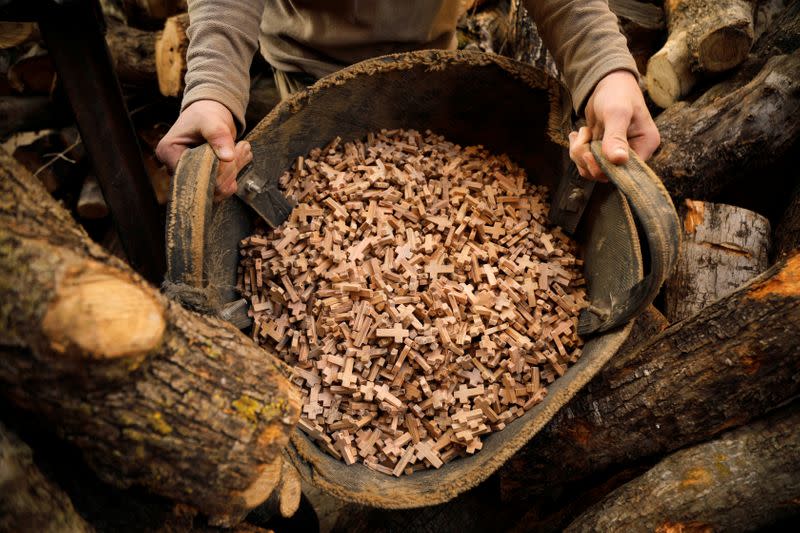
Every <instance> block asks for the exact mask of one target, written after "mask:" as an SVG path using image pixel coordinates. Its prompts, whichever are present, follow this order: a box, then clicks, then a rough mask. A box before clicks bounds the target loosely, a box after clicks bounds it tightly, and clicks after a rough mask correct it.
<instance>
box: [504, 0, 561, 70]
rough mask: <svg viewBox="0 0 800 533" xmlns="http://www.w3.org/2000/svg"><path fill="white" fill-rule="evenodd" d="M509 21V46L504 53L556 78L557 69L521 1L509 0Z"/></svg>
mask: <svg viewBox="0 0 800 533" xmlns="http://www.w3.org/2000/svg"><path fill="white" fill-rule="evenodd" d="M508 17H509V20H510V21H511V24H510V26H511V29H510V33H509V46H508V48H507V50H506V53H507V54H508V56H509V57H512V58H514V59H516V60H517V61H521V62H523V63H527V64H529V65H533V66H535V67H538V68H540V69H542V70H544V71H545V72H547V73H548V74H550V75H551V76H553V77H555V78H558V77H559V73H558V67H556V62H555V59H553V56H552V55H551V54H550V52H548V50H547V48H546V47H545V46H544V43H543V42H542V38H541V37H539V31H538V30H537V29H536V23H535V22H534V21H533V19H532V18H531V17H530V15H529V14H528V10H527V9H525V4H524V2H523V0H511V10H510V11H509V14H508Z"/></svg>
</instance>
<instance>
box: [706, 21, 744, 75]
mask: <svg viewBox="0 0 800 533" xmlns="http://www.w3.org/2000/svg"><path fill="white" fill-rule="evenodd" d="M752 45H753V28H752V25H744V26H728V27H724V28H719V29H717V30H715V31H712V32H710V33H708V34H707V35H705V36H704V37H703V38H701V39H700V42H699V43H698V53H697V62H698V65H699V67H700V68H701V69H702V70H704V71H705V72H725V71H726V70H730V69H732V68H733V67H735V66H737V65H739V64H740V63H741V62H742V61H744V60H745V59H746V58H747V54H748V53H749V52H750V47H751V46H752Z"/></svg>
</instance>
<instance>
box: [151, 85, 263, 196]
mask: <svg viewBox="0 0 800 533" xmlns="http://www.w3.org/2000/svg"><path fill="white" fill-rule="evenodd" d="M235 138H236V126H235V124H234V122H233V115H231V112H230V111H229V110H228V108H227V107H225V106H224V105H222V104H220V103H219V102H216V101H214V100H198V101H196V102H193V103H192V104H190V105H189V106H188V107H187V108H186V109H184V110H183V112H182V113H181V114H180V116H179V117H178V120H176V121H175V124H173V125H172V127H171V128H170V130H169V131H168V132H167V134H166V135H164V138H163V139H161V141H160V142H159V143H158V146H157V147H156V157H158V159H159V160H160V161H161V162H162V163H164V164H165V165H166V166H167V168H168V169H169V171H170V173H173V172H175V167H176V166H177V165H178V160H179V159H180V158H181V154H182V153H183V152H184V150H186V149H187V148H191V147H193V146H197V145H199V144H202V143H203V142H207V143H208V144H210V145H211V148H212V149H213V150H214V153H215V154H217V157H218V158H219V167H218V170H217V185H216V188H215V189H214V199H215V200H220V199H222V198H225V197H227V196H230V195H231V194H233V193H235V192H236V176H237V175H238V174H239V171H240V170H241V169H242V168H244V167H245V165H247V164H248V163H249V162H250V161H252V160H253V152H252V151H251V149H250V143H248V142H246V141H241V142H239V143H238V144H235V145H234V139H235Z"/></svg>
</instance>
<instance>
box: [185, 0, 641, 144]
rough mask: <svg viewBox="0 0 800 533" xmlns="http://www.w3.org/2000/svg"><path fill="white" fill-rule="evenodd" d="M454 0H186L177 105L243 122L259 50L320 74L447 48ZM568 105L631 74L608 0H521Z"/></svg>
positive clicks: (293, 68)
mask: <svg viewBox="0 0 800 533" xmlns="http://www.w3.org/2000/svg"><path fill="white" fill-rule="evenodd" d="M460 3H461V0H189V19H190V25H189V30H188V34H189V39H190V41H189V50H188V53H187V62H188V65H187V73H186V89H185V91H184V97H183V104H182V107H183V108H185V107H186V106H188V105H189V104H191V103H192V102H195V101H197V100H203V99H209V100H215V101H217V102H220V103H221V104H223V105H225V106H227V107H228V108H229V109H230V110H231V113H232V114H233V116H234V118H235V119H236V121H237V123H238V126H239V128H240V131H241V128H242V127H243V126H244V111H245V108H246V107H247V100H248V95H249V82H250V78H249V68H250V62H251V61H252V58H253V55H254V54H255V52H256V50H257V49H258V48H259V47H260V49H261V53H262V54H263V55H264V57H265V58H266V59H267V61H269V63H270V64H272V65H273V66H274V67H276V68H278V69H280V70H284V71H288V72H307V73H309V74H313V75H314V76H317V77H322V76H325V75H327V74H330V73H331V72H334V71H336V70H339V69H341V68H343V67H345V66H347V65H350V64H353V63H356V62H358V61H361V60H364V59H368V58H370V57H375V56H379V55H384V54H389V53H394V52H404V51H411V50H421V49H429V48H439V49H455V48H456V36H455V30H456V22H457V19H458V15H459V5H460ZM525 4H526V7H527V9H528V11H529V12H530V14H531V16H532V17H533V19H534V20H535V21H536V25H537V27H538V29H539V32H540V34H541V37H542V40H543V42H544V44H545V45H546V46H547V48H548V49H549V50H550V52H551V53H552V54H553V57H554V58H555V60H556V64H557V65H558V68H559V70H560V71H561V72H562V74H563V76H564V80H565V82H566V85H567V87H568V88H569V89H570V92H571V93H572V99H573V103H574V106H575V109H576V111H577V110H579V109H580V108H581V107H582V106H583V104H584V102H585V101H586V99H587V98H588V97H589V95H590V93H591V91H592V90H593V89H594V86H595V85H596V84H597V82H598V81H600V80H601V79H602V78H603V77H604V76H605V75H606V74H608V73H609V72H612V71H614V70H620V69H624V70H628V71H630V72H632V73H634V74H635V75H638V73H637V70H636V63H635V62H634V60H633V58H632V57H631V55H630V52H629V51H628V48H627V45H626V42H625V38H624V37H623V36H622V34H621V33H620V32H619V30H618V27H617V19H616V17H615V16H614V14H613V13H611V11H610V10H609V8H608V4H607V1H606V0H526V2H525Z"/></svg>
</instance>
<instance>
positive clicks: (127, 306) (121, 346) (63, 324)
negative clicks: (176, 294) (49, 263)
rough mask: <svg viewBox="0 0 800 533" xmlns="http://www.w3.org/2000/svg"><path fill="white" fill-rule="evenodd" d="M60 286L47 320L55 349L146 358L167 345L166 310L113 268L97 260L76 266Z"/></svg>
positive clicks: (84, 354) (94, 355)
mask: <svg viewBox="0 0 800 533" xmlns="http://www.w3.org/2000/svg"><path fill="white" fill-rule="evenodd" d="M60 287H61V288H60V290H59V292H58V293H57V294H56V297H55V299H54V300H53V302H52V303H51V304H50V306H49V308H48V309H47V311H46V313H45V315H44V319H43V322H42V327H43V331H44V333H45V335H46V337H47V339H48V340H49V342H50V343H51V345H52V346H53V347H54V349H55V350H57V351H59V352H61V353H64V354H66V355H69V356H73V357H89V358H101V359H116V358H121V357H136V356H144V355H146V354H147V353H148V352H150V351H151V350H153V349H154V348H155V347H156V346H158V344H159V343H160V342H161V338H162V336H163V334H164V329H165V327H166V323H165V320H164V309H163V308H162V306H161V305H160V304H159V302H157V301H156V300H154V299H153V298H152V297H151V296H150V295H149V294H148V292H146V291H145V290H143V289H142V288H140V287H138V286H137V285H134V284H131V283H130V281H129V280H125V279H121V278H120V277H119V276H118V275H116V274H115V273H114V272H112V271H111V270H110V269H109V268H108V267H105V266H103V265H101V264H100V263H96V262H94V261H86V262H85V263H83V264H81V265H79V266H73V267H71V268H70V269H69V270H68V271H67V272H66V273H65V274H64V276H63V278H62V279H61V282H60ZM109 295H113V296H114V297H113V298H109Z"/></svg>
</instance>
